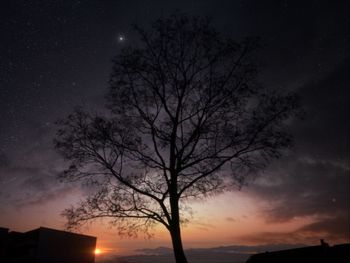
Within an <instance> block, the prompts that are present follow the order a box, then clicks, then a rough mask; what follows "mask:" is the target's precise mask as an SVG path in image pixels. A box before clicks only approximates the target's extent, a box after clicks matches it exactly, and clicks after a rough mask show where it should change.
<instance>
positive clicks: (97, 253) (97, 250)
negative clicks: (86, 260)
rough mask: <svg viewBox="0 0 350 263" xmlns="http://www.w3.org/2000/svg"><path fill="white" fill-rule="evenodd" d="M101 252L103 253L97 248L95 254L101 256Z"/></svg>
mask: <svg viewBox="0 0 350 263" xmlns="http://www.w3.org/2000/svg"><path fill="white" fill-rule="evenodd" d="M101 252H102V251H101V249H99V248H96V249H95V252H94V253H95V255H99V254H101Z"/></svg>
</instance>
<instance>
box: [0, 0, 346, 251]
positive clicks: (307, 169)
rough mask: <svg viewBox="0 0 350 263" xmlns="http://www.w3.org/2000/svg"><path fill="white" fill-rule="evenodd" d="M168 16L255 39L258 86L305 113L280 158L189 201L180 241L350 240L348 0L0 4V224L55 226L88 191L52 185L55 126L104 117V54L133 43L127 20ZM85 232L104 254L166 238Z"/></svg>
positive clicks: (107, 66)
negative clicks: (69, 119) (241, 183)
mask: <svg viewBox="0 0 350 263" xmlns="http://www.w3.org/2000/svg"><path fill="white" fill-rule="evenodd" d="M174 12H184V13H186V14H189V15H208V16H210V17H212V19H213V24H214V25H215V27H216V28H217V29H218V30H219V31H221V32H223V33H224V34H226V35H229V36H231V37H233V38H235V39H237V40H240V39H243V38H244V37H247V36H259V37H261V39H262V43H263V45H264V48H263V49H262V50H261V52H260V53H259V55H258V57H257V59H258V61H259V64H260V65H261V69H260V75H259V78H260V81H261V83H262V84H264V85H266V86H270V87H272V88H274V89H282V90H286V91H287V90H293V91H297V92H298V93H299V94H300V96H301V99H302V103H303V106H304V109H305V112H306V115H305V118H304V120H301V121H298V122H296V123H295V124H293V126H292V127H291V132H292V133H293V134H294V136H295V147H294V149H293V150H292V151H291V152H290V153H288V154H287V156H286V157H284V158H283V159H281V160H279V161H278V162H275V163H273V164H272V165H271V166H270V167H269V169H268V170H267V171H265V173H264V174H263V175H262V176H261V177H259V178H258V179H257V180H255V181H253V182H250V184H249V185H248V186H247V187H245V188H243V189H242V191H241V192H239V193H233V194H226V195H223V196H219V197H217V198H216V199H213V200H210V201H209V202H208V203H202V204H194V207H195V210H196V211H197V214H195V215H194V220H193V223H192V225H191V224H190V225H189V226H187V228H186V229H187V230H185V244H188V245H189V246H192V247H195V246H196V247H198V246H211V245H227V244H232V243H235V244H266V243H305V244H306V243H307V244H309V243H310V244H311V243H315V242H316V243H317V242H318V240H319V238H325V239H326V240H329V241H330V242H331V243H342V242H349V241H350V229H349V228H350V227H349V222H350V221H349V220H350V211H349V210H350V178H349V177H350V176H349V171H350V163H349V157H350V144H349V139H350V138H349V137H350V135H349V134H350V121H349V120H350V118H349V112H350V106H349V105H350V86H349V85H350V26H349V25H350V16H349V14H350V4H349V1H345V0H344V1H316V0H314V1H312V0H310V1H287V0H286V1H260V0H256V1H246V0H240V1H238V0H216V1H209V0H207V1H205V0H203V1H200V0H192V1H191V0H177V1H165V0H163V1H161V0H159V1H155V0H149V1H142V0H139V1H134V0H128V1H124V0H120V1H117V0H116V1H112V0H110V1H104V0H99V1H98V0H96V1H92V0H91V1H88V0H87V1H74V0H37V1H30V0H27V1H17V0H11V1H2V2H1V4H0V30H1V41H0V226H4V227H9V228H11V229H13V230H18V231H27V230H29V229H32V228H36V227H39V226H40V225H42V226H47V227H53V228H62V227H63V224H64V218H62V217H61V216H60V212H61V211H62V210H63V209H64V208H67V207H69V206H70V205H71V204H74V203H75V202H76V201H78V200H79V199H80V197H81V196H82V195H83V194H84V193H86V192H87V191H89V190H88V189H85V188H84V187H81V186H80V185H79V184H77V185H67V184H63V183H60V182H59V181H58V180H57V179H56V176H57V174H58V173H59V172H61V171H62V170H63V169H64V167H65V164H64V163H63V161H62V159H61V157H60V156H59V155H58V154H57V153H56V152H55V150H54V149H53V142H52V140H53V136H54V134H55V130H56V127H55V124H54V123H55V121H57V120H58V119H59V118H64V117H65V116H66V115H67V114H69V113H70V112H71V111H72V109H73V108H74V107H75V106H76V105H83V106H84V107H86V108H88V109H93V110H95V111H99V110H102V108H103V105H104V94H105V93H106V91H107V88H108V79H109V74H110V72H111V65H112V63H111V59H112V58H113V56H115V55H116V54H117V53H118V51H119V50H120V49H121V48H123V47H124V46H127V45H133V44H137V41H138V40H137V36H136V35H135V34H134V33H133V32H132V30H131V24H132V23H137V24H139V25H142V26H145V27H147V25H148V24H149V22H151V21H152V20H154V19H156V18H159V17H162V16H163V17H164V16H167V15H169V14H172V13H174ZM120 36H122V37H123V38H124V39H123V40H122V41H121V40H120V39H119V38H120ZM232 199H233V200H232ZM218 204H219V205H218ZM215 209H216V210H215ZM220 209H221V210H220ZM220 211H221V212H220ZM213 213H218V215H219V216H217V217H214V216H213ZM216 222H221V223H219V224H216ZM218 225H221V227H220V226H218ZM223 226H224V227H225V228H223ZM228 229H229V230H228ZM237 229H240V230H239V231H237ZM242 229H243V230H244V229H246V231H243V230H242ZM248 229H250V230H248ZM86 231H88V232H89V233H92V234H94V235H97V236H98V238H99V240H100V241H99V242H100V244H102V246H104V247H108V249H110V251H117V252H118V251H125V253H126V252H128V251H131V250H132V249H136V248H143V247H147V246H148V247H152V246H153V247H154V246H157V245H162V244H168V241H169V240H168V239H167V235H166V234H165V233H163V232H161V230H159V233H160V234H159V235H158V239H157V237H156V239H155V240H154V241H152V242H153V243H147V244H146V243H145V242H146V241H143V240H142V239H140V240H131V241H123V242H121V243H123V244H124V245H121V243H118V242H119V241H116V240H118V237H117V236H116V234H115V233H114V232H113V229H110V228H108V227H103V226H102V224H99V226H98V227H96V226H94V225H92V226H91V228H90V229H88V230H86ZM186 231H187V232H186ZM83 232H84V231H83ZM186 233H187V234H186ZM186 237H187V239H186ZM203 240H208V243H205V242H203ZM209 241H210V242H209ZM122 246H124V247H122ZM108 249H106V251H107V250H108Z"/></svg>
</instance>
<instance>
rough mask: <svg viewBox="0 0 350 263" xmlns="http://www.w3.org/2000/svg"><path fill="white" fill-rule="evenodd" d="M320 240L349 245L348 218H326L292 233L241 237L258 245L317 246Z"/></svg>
mask: <svg viewBox="0 0 350 263" xmlns="http://www.w3.org/2000/svg"><path fill="white" fill-rule="evenodd" d="M320 239H324V240H326V241H327V240H329V241H331V242H333V244H335V243H348V242H349V241H350V226H349V221H348V218H346V217H334V218H324V219H321V220H318V221H316V222H314V223H311V224H307V225H305V226H302V227H300V228H298V229H296V230H294V231H290V232H260V233H255V234H253V235H246V236H243V237H241V240H242V241H245V242H252V243H257V244H269V243H276V244H279V243H289V244H296V243H301V242H304V243H309V244H310V243H313V244H315V243H317V242H318V241H319V240H320Z"/></svg>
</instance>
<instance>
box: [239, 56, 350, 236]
mask: <svg viewBox="0 0 350 263" xmlns="http://www.w3.org/2000/svg"><path fill="white" fill-rule="evenodd" d="M349 71H350V59H347V60H345V61H344V62H343V63H342V64H341V65H339V66H338V67H337V68H336V69H335V70H334V71H333V72H331V73H330V74H329V75H328V76H326V77H325V78H323V79H321V80H315V81H313V82H312V83H308V84H307V85H305V86H304V87H302V88H301V89H300V94H301V96H302V99H303V101H304V106H305V108H306V112H307V116H306V119H305V120H304V121H302V122H298V123H295V124H294V126H293V127H291V130H292V132H293V133H294V134H295V136H296V138H295V141H296V142H295V143H296V147H295V149H294V152H293V153H291V154H289V156H286V157H285V158H283V159H281V160H277V161H276V162H275V163H273V164H272V165H271V166H270V167H269V168H268V169H267V170H266V171H265V174H263V175H262V176H261V177H260V178H258V179H257V180H255V181H254V182H252V183H251V184H250V185H249V186H248V187H247V188H246V189H245V190H246V192H247V193H248V194H249V195H250V196H252V197H253V198H255V200H259V201H261V200H263V201H264V203H265V206H264V208H263V209H262V215H263V216H264V218H265V219H266V221H267V222H270V223H275V222H287V221H290V220H292V219H294V218H297V217H298V218H303V217H305V218H312V219H313V220H315V222H314V223H313V224H310V225H306V226H305V227H304V228H300V229H298V230H297V231H295V232H291V233H262V234H260V235H257V236H255V237H251V240H255V241H256V242H258V241H259V242H263V241H266V242H281V241H287V240H290V241H293V242H299V241H303V240H304V239H305V240H312V239H315V237H316V236H317V235H318V234H319V233H323V234H324V235H325V236H328V237H332V238H333V239H342V238H344V233H345V235H348V236H350V232H349V227H345V226H344V222H349V221H350V191H349V187H350V177H349V173H350V164H349V158H350V145H349V139H350V138H349V134H350V122H349V121H348V120H347V117H346V116H348V112H350V111H348V109H349V105H350V89H349V88H348V83H350V75H349V74H348V72H349ZM333 225H334V226H337V227H339V228H337V227H333V228H332V226H333Z"/></svg>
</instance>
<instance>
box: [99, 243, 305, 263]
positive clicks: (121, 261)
mask: <svg viewBox="0 0 350 263" xmlns="http://www.w3.org/2000/svg"><path fill="white" fill-rule="evenodd" d="M302 246H305V245H303V244H297V245H287V244H274V245H261V246H239V245H233V246H221V247H213V248H196V249H187V250H186V255H187V257H188V260H189V261H190V262H191V263H214V262H215V263H245V262H246V261H247V259H248V258H249V257H250V256H251V255H252V254H255V253H260V252H265V251H277V250H283V249H291V248H296V247H302ZM136 252H137V253H140V255H133V256H116V257H114V258H112V259H109V260H104V261H102V262H101V263H154V262H157V263H175V261H174V256H173V254H172V249H171V248H168V247H158V248H155V249H138V250H136Z"/></svg>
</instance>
